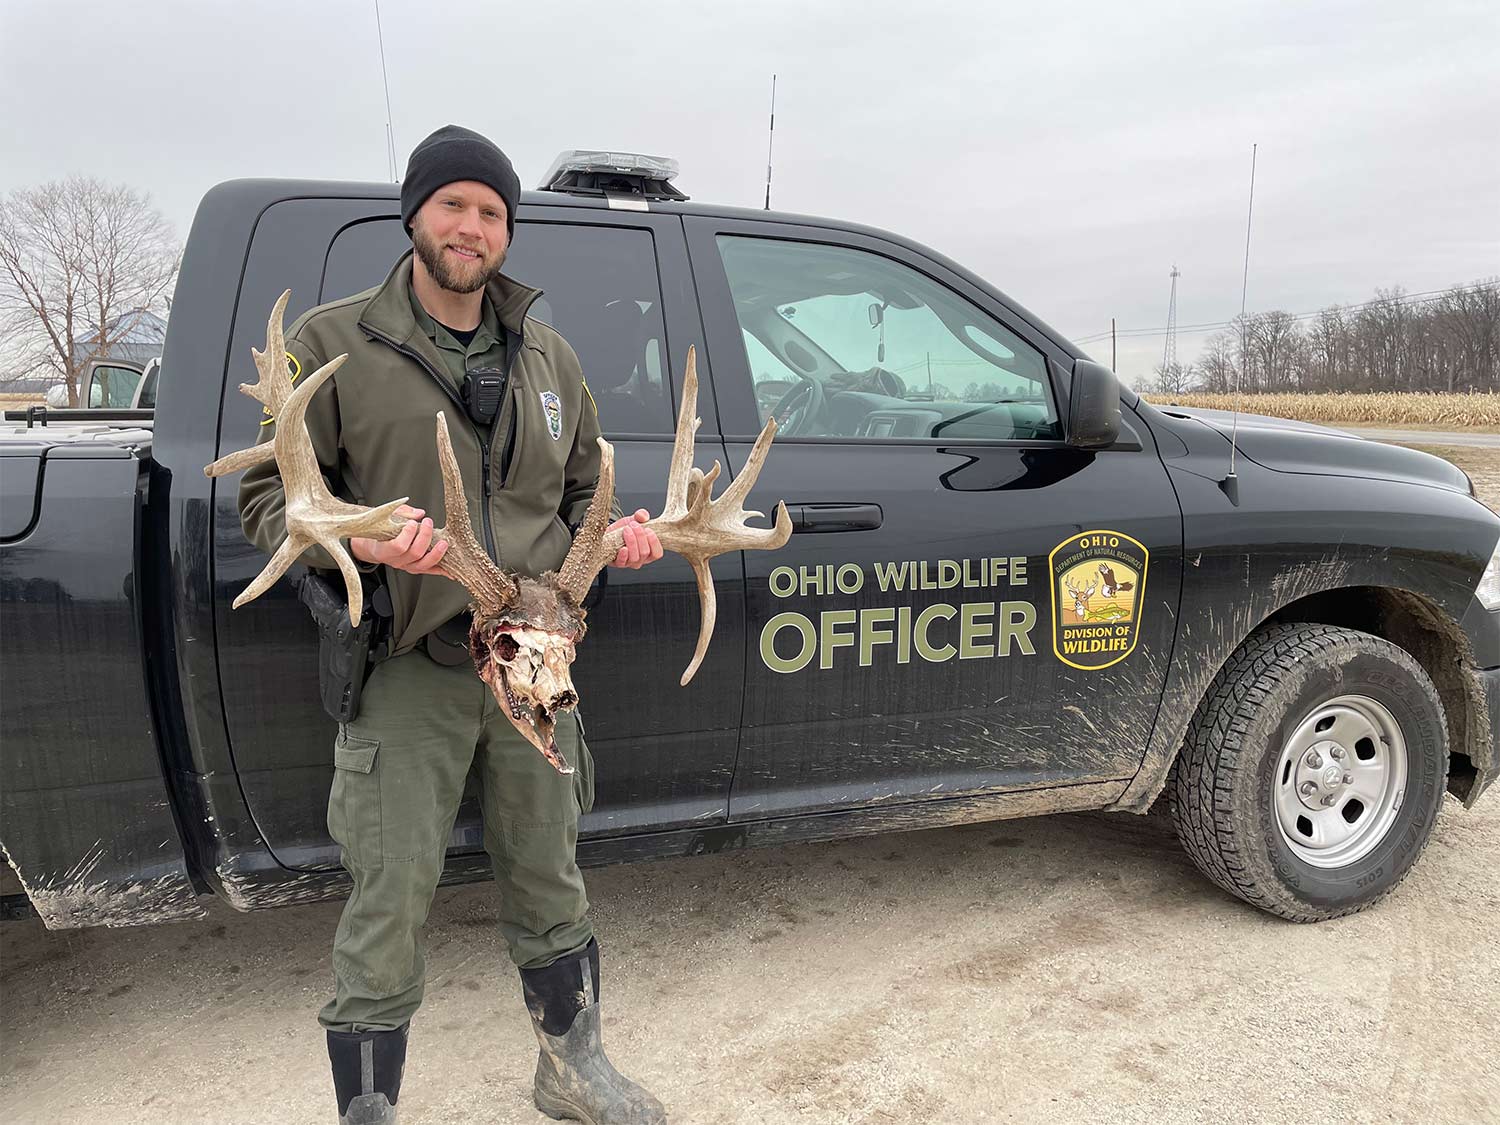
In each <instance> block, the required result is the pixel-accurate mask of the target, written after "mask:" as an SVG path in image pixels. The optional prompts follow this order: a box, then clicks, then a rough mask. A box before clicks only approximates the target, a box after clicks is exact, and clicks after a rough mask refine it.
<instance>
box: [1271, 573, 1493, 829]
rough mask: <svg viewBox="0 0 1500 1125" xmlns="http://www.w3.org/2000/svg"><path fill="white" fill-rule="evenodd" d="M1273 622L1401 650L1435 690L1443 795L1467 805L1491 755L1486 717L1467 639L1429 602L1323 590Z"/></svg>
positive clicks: (1377, 589) (1378, 590)
mask: <svg viewBox="0 0 1500 1125" xmlns="http://www.w3.org/2000/svg"><path fill="white" fill-rule="evenodd" d="M1270 620H1271V621H1273V622H1292V621H1310V622H1314V623H1317V624H1320V625H1341V626H1344V627H1345V628H1349V629H1359V630H1360V631H1362V632H1365V633H1372V634H1374V635H1375V636H1377V637H1382V638H1384V639H1385V640H1388V641H1390V642H1391V643H1392V644H1394V645H1397V646H1399V647H1401V648H1403V649H1405V650H1406V651H1407V652H1408V653H1410V654H1411V655H1412V657H1413V658H1414V659H1415V660H1416V661H1417V663H1418V664H1420V665H1421V666H1422V668H1423V670H1424V671H1425V672H1426V673H1427V675H1428V677H1429V678H1431V680H1432V683H1433V686H1434V687H1436V688H1437V692H1438V696H1439V698H1440V699H1441V700H1442V702H1443V711H1444V714H1445V715H1446V718H1447V724H1448V751H1449V764H1448V791H1449V792H1450V793H1452V794H1453V795H1454V796H1455V797H1457V798H1459V799H1460V800H1467V798H1468V797H1469V795H1470V793H1471V792H1472V791H1473V789H1474V785H1475V783H1476V781H1477V779H1478V770H1477V766H1476V759H1477V760H1478V761H1481V762H1484V763H1486V764H1487V763H1488V761H1489V757H1490V754H1491V748H1490V729H1489V726H1490V724H1489V713H1488V711H1487V710H1486V709H1485V705H1484V696H1483V693H1482V690H1481V688H1480V686H1479V682H1478V680H1477V679H1476V678H1475V676H1474V673H1473V668H1474V659H1473V653H1472V651H1470V648H1469V641H1468V638H1467V637H1465V636H1464V633H1463V630H1462V629H1460V628H1459V627H1458V623H1457V622H1455V621H1453V620H1451V619H1450V618H1449V617H1448V615H1447V614H1445V613H1443V612H1442V610H1440V609H1439V608H1438V607H1437V606H1436V605H1435V604H1434V603H1433V602H1432V601H1430V600H1429V599H1427V598H1425V597H1423V596H1422V595H1420V594H1413V593H1410V592H1408V591H1406V590H1392V589H1390V588H1388V587H1383V586H1349V587H1344V588H1343V589H1338V590H1324V591H1322V592H1320V593H1316V594H1309V595H1308V596H1307V597H1305V598H1299V599H1298V600H1296V601H1294V602H1291V603H1289V604H1288V605H1285V606H1283V607H1282V608H1281V609H1279V610H1277V611H1276V612H1275V613H1274V614H1272V615H1271V617H1270Z"/></svg>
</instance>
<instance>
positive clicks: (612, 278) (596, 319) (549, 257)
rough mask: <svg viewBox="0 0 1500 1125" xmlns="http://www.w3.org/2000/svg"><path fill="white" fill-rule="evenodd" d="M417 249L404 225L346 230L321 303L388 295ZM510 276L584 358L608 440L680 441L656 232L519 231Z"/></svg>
mask: <svg viewBox="0 0 1500 1125" xmlns="http://www.w3.org/2000/svg"><path fill="white" fill-rule="evenodd" d="M410 249H411V240H410V239H409V238H408V237H407V235H406V232H405V231H404V230H403V229H402V227H401V223H400V221H399V220H398V219H394V218H392V219H377V220H373V221H369V222H363V223H356V224H354V225H352V226H348V227H345V228H344V229H343V230H342V231H340V232H339V234H338V236H337V237H336V238H335V239H334V242H333V245H332V246H331V247H329V251H328V262H327V265H326V267H325V269H324V273H323V289H322V293H321V295H320V297H319V300H320V301H333V300H337V299H338V298H340V297H346V296H348V295H349V294H351V293H358V292H360V291H361V290H364V289H368V288H370V287H371V286H373V285H379V284H380V283H381V281H383V280H384V279H385V276H386V274H388V273H389V272H390V269H391V266H392V265H393V264H394V263H395V261H396V259H397V258H399V257H400V256H401V255H402V254H404V253H406V252H407V251H408V250H410ZM505 273H506V276H507V277H512V278H514V279H516V280H517V281H519V282H522V283H524V284H526V285H530V286H533V287H535V288H537V289H540V290H542V293H543V295H542V296H541V297H540V298H538V300H537V302H536V304H534V305H532V307H531V315H532V316H534V317H536V318H537V319H538V320H542V321H545V322H546V323H547V324H550V325H551V326H552V327H554V328H556V329H557V330H558V331H559V332H561V333H562V334H563V338H564V339H566V340H567V341H568V343H569V344H571V345H572V346H573V350H574V351H576V352H577V353H578V361H579V363H580V364H582V366H583V377H584V378H585V379H586V380H587V381H588V385H589V390H590V392H591V393H592V395H593V397H594V402H595V403H596V404H597V406H598V408H599V420H600V423H601V424H602V426H603V429H604V432H605V433H607V434H670V433H672V432H673V429H674V425H673V417H672V407H671V402H670V399H669V397H668V395H667V393H666V390H665V385H664V382H663V375H664V373H665V371H666V365H665V364H664V363H663V362H662V360H663V353H664V344H663V341H665V339H666V331H665V329H664V327H663V323H662V313H661V284H660V282H659V280H658V278H657V270H656V249H655V245H654V242H653V239H652V236H651V232H650V231H647V230H640V229H625V228H623V227H605V226H578V225H573V224H568V223H528V222H524V221H523V222H519V223H517V224H516V236H515V241H514V242H513V244H512V246H511V249H510V252H509V253H508V255H507V256H506V263H505Z"/></svg>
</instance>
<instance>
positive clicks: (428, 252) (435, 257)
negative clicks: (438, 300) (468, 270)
mask: <svg viewBox="0 0 1500 1125" xmlns="http://www.w3.org/2000/svg"><path fill="white" fill-rule="evenodd" d="M411 244H412V246H413V248H414V249H415V250H416V252H417V257H418V258H421V259H422V264H423V265H424V266H426V267H427V272H428V273H429V274H431V275H432V280H433V281H435V282H437V283H438V287H439V288H441V289H446V290H448V291H449V292H450V293H473V292H475V291H476V290H479V289H483V288H484V287H485V286H486V285H488V284H489V283H490V282H491V281H493V280H494V279H495V278H497V277H499V276H500V267H501V266H503V265H504V264H505V252H506V250H509V249H510V247H509V246H507V247H505V248H503V249H502V250H501V251H500V253H499V254H497V255H496V256H495V260H494V262H493V263H489V262H485V261H484V259H483V258H481V259H480V262H481V264H482V268H481V269H480V270H479V272H478V273H477V274H474V275H472V276H469V277H460V276H459V275H457V274H455V273H454V271H453V270H452V269H450V268H449V266H448V262H447V260H446V259H445V258H444V257H443V249H444V246H446V243H439V242H437V241H436V240H434V239H432V238H430V237H429V236H428V234H427V231H426V230H425V229H424V228H423V226H422V225H421V224H420V223H414V224H412V228H411Z"/></svg>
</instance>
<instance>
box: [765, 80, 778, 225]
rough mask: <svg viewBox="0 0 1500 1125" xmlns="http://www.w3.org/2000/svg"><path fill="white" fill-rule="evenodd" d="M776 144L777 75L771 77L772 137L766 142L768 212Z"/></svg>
mask: <svg viewBox="0 0 1500 1125" xmlns="http://www.w3.org/2000/svg"><path fill="white" fill-rule="evenodd" d="M775 144H776V75H774V74H773V75H771V136H770V139H769V140H767V141H766V210H767V211H769V210H770V209H771V149H772V147H773V146H774V145H775Z"/></svg>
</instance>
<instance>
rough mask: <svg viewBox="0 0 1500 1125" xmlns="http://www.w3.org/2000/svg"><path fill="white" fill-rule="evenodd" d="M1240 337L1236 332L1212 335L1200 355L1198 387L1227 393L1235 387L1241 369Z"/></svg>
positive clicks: (1202, 389) (1215, 392)
mask: <svg viewBox="0 0 1500 1125" xmlns="http://www.w3.org/2000/svg"><path fill="white" fill-rule="evenodd" d="M1239 347H1240V345H1239V339H1238V336H1237V335H1236V334H1231V333H1228V332H1217V333H1215V334H1214V335H1213V336H1210V337H1209V339H1208V342H1207V343H1206V344H1205V345H1204V347H1203V354H1202V355H1200V356H1199V357H1198V389H1199V390H1201V391H1207V392H1209V393H1210V394H1227V393H1229V392H1230V391H1232V390H1234V388H1235V375H1236V374H1237V372H1238V371H1239Z"/></svg>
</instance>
